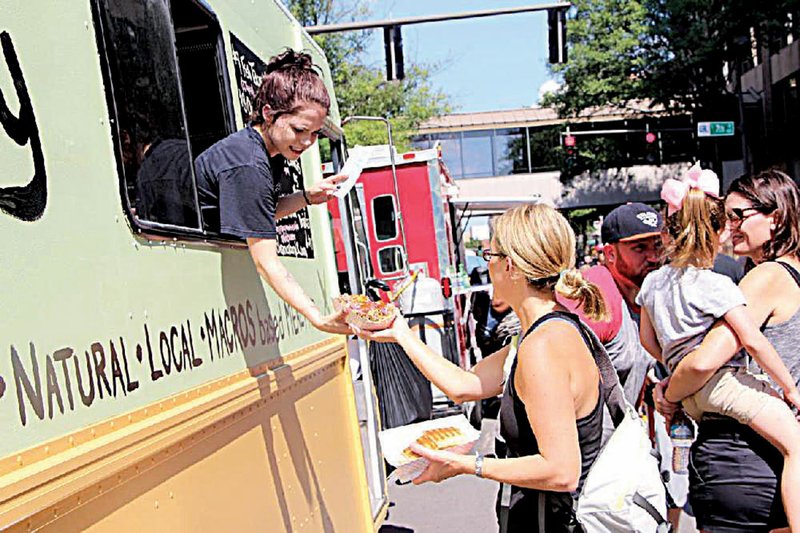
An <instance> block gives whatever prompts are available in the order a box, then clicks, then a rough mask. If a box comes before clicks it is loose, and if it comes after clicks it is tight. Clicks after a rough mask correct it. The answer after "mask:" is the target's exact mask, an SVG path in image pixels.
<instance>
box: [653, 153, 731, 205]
mask: <svg viewBox="0 0 800 533" xmlns="http://www.w3.org/2000/svg"><path fill="white" fill-rule="evenodd" d="M690 189H700V190H701V191H703V192H704V193H706V194H707V195H709V196H712V197H714V198H719V178H718V177H717V175H716V174H715V173H714V171H713V170H709V169H701V168H700V163H695V164H694V166H692V168H690V169H689V170H688V171H687V172H686V174H684V175H683V177H682V178H681V179H680V180H676V179H672V178H669V179H668V180H667V181H665V182H664V185H662V186H661V199H662V200H664V201H665V202H667V215H671V214H672V213H675V212H676V211H680V209H681V207H683V201H684V200H685V199H686V195H687V194H688V193H689V190H690Z"/></svg>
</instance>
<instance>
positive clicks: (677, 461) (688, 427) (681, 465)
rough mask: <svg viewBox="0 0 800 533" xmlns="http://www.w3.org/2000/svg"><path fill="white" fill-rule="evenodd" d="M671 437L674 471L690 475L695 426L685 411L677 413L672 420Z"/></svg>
mask: <svg viewBox="0 0 800 533" xmlns="http://www.w3.org/2000/svg"><path fill="white" fill-rule="evenodd" d="M669 437H670V440H671V441H672V471H673V472H675V473H676V474H688V473H689V451H690V448H691V447H692V442H694V424H692V421H691V420H689V419H688V417H687V416H686V415H685V414H684V413H683V411H679V412H678V413H676V414H675V417H674V418H673V419H672V424H671V425H670V427H669Z"/></svg>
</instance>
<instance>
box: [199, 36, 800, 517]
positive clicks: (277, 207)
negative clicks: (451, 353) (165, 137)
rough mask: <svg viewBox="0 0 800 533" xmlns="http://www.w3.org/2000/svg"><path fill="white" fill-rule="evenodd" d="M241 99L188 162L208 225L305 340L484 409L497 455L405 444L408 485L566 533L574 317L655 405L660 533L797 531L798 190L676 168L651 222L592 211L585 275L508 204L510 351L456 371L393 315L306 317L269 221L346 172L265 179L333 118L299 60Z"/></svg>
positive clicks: (544, 231) (639, 394) (580, 355)
mask: <svg viewBox="0 0 800 533" xmlns="http://www.w3.org/2000/svg"><path fill="white" fill-rule="evenodd" d="M256 100H257V101H256V105H255V112H254V115H253V117H251V122H250V123H249V124H248V126H247V127H246V128H244V129H243V130H241V131H239V132H237V133H234V134H232V135H230V136H229V137H227V138H225V139H223V140H222V141H220V142H218V143H217V144H215V145H213V146H212V147H211V148H209V149H208V150H206V151H205V152H204V153H203V154H201V155H200V156H199V157H198V158H197V160H196V161H195V163H194V164H195V168H196V173H197V176H198V178H197V179H198V193H199V200H200V204H201V208H202V212H203V219H204V222H205V223H206V224H207V225H211V226H213V227H210V228H209V229H212V230H213V231H215V232H218V233H222V234H228V235H232V236H235V237H238V238H241V239H245V240H246V241H247V244H248V247H249V249H250V252H251V255H252V258H253V261H254V263H255V265H256V267H257V269H258V271H259V272H260V274H261V275H262V276H263V277H264V279H265V280H266V281H267V282H268V283H269V284H270V285H271V286H272V287H273V289H274V290H275V291H276V293H277V294H278V295H279V296H280V297H282V298H283V299H284V300H286V301H287V302H288V303H289V304H291V305H292V306H293V307H294V308H295V309H297V310H298V311H299V312H300V313H302V314H303V315H304V316H305V317H306V318H307V319H308V320H309V321H310V322H311V323H312V324H313V325H314V326H316V327H317V328H319V329H320V330H323V331H327V332H331V333H353V332H354V333H356V334H358V335H360V336H362V337H363V338H366V339H367V340H369V341H372V342H394V343H398V344H399V345H400V346H402V348H403V349H404V350H405V353H406V354H407V356H408V357H409V358H410V360H411V361H412V362H413V363H414V365H416V366H417V367H418V369H419V370H420V371H421V372H422V373H423V374H424V375H425V376H426V377H427V378H428V379H430V380H431V382H433V383H434V384H435V385H436V386H437V387H438V388H439V389H441V390H442V391H443V392H444V393H445V394H447V395H448V396H449V397H450V398H451V399H452V400H454V401H456V402H465V401H476V400H484V399H488V398H498V397H500V401H499V407H498V411H499V412H498V413H497V416H498V418H499V420H500V428H501V436H502V440H503V441H504V443H505V446H504V448H505V453H504V456H503V457H493V456H486V457H484V456H483V455H481V454H480V453H479V454H477V455H459V454H454V453H450V452H447V451H434V450H429V449H426V448H422V447H415V448H414V449H415V451H416V452H417V453H418V454H419V455H421V456H423V457H425V458H427V459H428V460H429V461H430V465H429V466H428V467H427V469H426V470H425V471H424V472H423V473H422V474H421V475H420V476H419V477H418V478H417V479H416V480H415V483H423V482H427V481H441V480H444V479H447V478H450V477H453V476H457V475H463V474H469V475H477V476H480V477H484V478H488V479H493V480H496V481H499V482H501V483H502V484H505V485H506V486H508V487H510V494H509V495H508V498H507V501H505V502H503V505H500V502H498V509H499V512H498V516H504V519H503V520H502V521H501V525H502V529H504V530H506V531H534V530H537V529H536V524H539V529H538V530H539V531H543V529H542V524H543V523H546V524H547V527H546V531H548V532H557V531H572V532H575V531H582V530H583V529H582V526H581V525H580V523H578V521H577V520H576V516H575V498H576V495H578V494H580V491H581V488H582V486H583V484H584V482H585V480H586V476H587V473H588V472H589V471H590V469H591V467H592V465H593V464H594V462H595V460H596V459H597V457H598V454H599V453H600V451H601V449H602V447H603V445H604V442H606V439H607V438H608V435H609V434H610V433H611V432H612V431H613V430H614V425H612V424H611V423H610V422H609V417H608V415H607V413H606V412H605V410H604V395H603V394H602V392H603V391H604V390H605V389H604V384H603V383H602V380H601V374H602V372H601V369H600V368H598V363H597V361H599V360H600V359H601V358H600V355H599V354H598V344H596V343H592V342H590V341H589V339H588V337H587V336H586V334H585V332H584V330H583V329H582V328H583V326H582V325H581V324H582V323H583V324H586V325H587V326H588V327H589V328H590V329H591V331H592V332H593V333H594V335H596V338H597V339H599V342H600V343H602V350H601V351H602V352H603V353H604V354H605V353H607V355H608V357H609V358H610V361H611V364H612V365H613V368H614V370H615V371H616V375H617V376H618V378H619V384H620V385H621V387H622V393H623V394H624V397H625V400H626V401H627V403H628V404H630V405H631V406H633V407H634V408H636V409H644V407H643V405H646V404H648V403H651V404H652V405H653V406H654V407H655V408H656V410H657V412H653V413H651V427H652V429H653V433H654V435H653V439H654V447H655V449H656V450H657V451H658V452H660V455H661V457H662V470H663V471H664V474H665V475H664V476H663V477H664V482H665V484H666V486H667V489H668V490H667V491H666V499H667V507H668V508H669V510H670V511H669V516H670V521H671V522H672V523H673V525H677V522H678V517H679V516H680V511H681V510H686V511H690V512H692V513H693V514H694V516H695V517H696V520H697V524H698V527H699V528H700V529H702V530H703V531H709V532H744V531H748V532H750V531H771V530H776V529H779V528H784V529H785V530H787V531H788V530H789V527H792V528H794V529H796V530H798V531H800V494H798V491H799V490H800V424H799V423H798V422H797V421H796V419H795V413H794V412H793V411H792V409H791V407H794V408H797V407H800V393H798V390H797V383H798V382H800V350H798V349H797V346H798V342H800V191H799V190H798V186H797V184H796V183H795V182H794V181H793V180H792V179H791V178H789V177H788V176H787V175H785V174H783V173H782V172H779V171H777V170H769V171H766V172H762V173H759V174H755V175H746V176H743V177H741V178H739V179H737V180H735V181H734V182H733V183H732V184H731V185H730V187H729V190H728V191H727V195H726V196H725V197H724V198H723V197H720V196H719V192H720V191H719V182H718V180H717V179H716V176H715V175H714V174H713V173H712V172H710V171H702V170H700V169H699V167H695V168H692V169H691V170H689V171H688V172H687V174H686V175H684V176H683V177H681V179H670V180H667V182H666V183H665V184H664V186H663V189H662V198H663V199H664V201H665V203H666V209H665V212H664V214H663V215H662V214H661V213H659V212H658V211H656V210H655V209H653V208H651V207H648V206H646V205H644V204H639V203H629V204H625V205H622V206H620V207H618V208H617V209H615V210H613V211H612V212H611V213H609V214H608V216H606V217H605V219H604V220H603V224H602V229H601V239H602V241H603V245H602V249H601V250H598V251H599V252H602V253H599V254H598V255H599V256H601V257H602V261H601V264H598V265H596V266H592V267H591V268H586V269H577V268H576V242H575V234H574V233H573V230H572V229H571V227H570V225H569V223H568V222H567V220H566V219H565V218H564V217H563V216H562V215H561V214H560V213H559V212H558V211H557V210H555V209H554V208H552V207H548V206H546V205H527V206H521V207H517V208H513V209H510V210H509V211H507V212H505V213H504V214H502V215H501V216H499V217H498V218H496V219H495V221H494V224H493V236H492V239H491V246H490V248H488V249H487V250H484V252H483V255H484V258H485V259H487V261H488V270H489V277H490V280H491V283H492V286H493V291H494V298H495V301H494V308H493V310H492V313H493V315H492V316H494V317H495V318H494V319H495V321H496V322H497V323H498V324H505V326H504V327H505V328H506V329H508V330H509V331H508V332H507V333H508V334H507V335H505V337H511V336H512V335H514V334H516V333H520V332H521V334H519V335H518V337H517V342H516V343H515V344H509V343H506V342H502V343H497V344H495V345H492V342H491V339H488V338H487V339H486V342H485V343H484V346H485V348H486V352H487V353H486V354H485V356H484V357H483V358H482V360H481V361H480V362H478V363H477V364H476V365H474V366H473V367H472V368H471V369H469V370H464V369H462V368H460V367H459V366H457V365H454V364H452V363H450V362H449V361H447V360H445V359H443V358H442V357H440V356H439V355H438V354H436V353H434V352H433V351H432V350H431V349H430V348H428V346H426V345H425V344H424V343H423V342H422V341H420V339H419V338H418V337H417V336H416V335H415V334H414V333H413V332H412V331H411V330H410V329H409V327H408V325H407V323H406V322H405V321H404V320H402V319H400V318H398V319H396V320H395V321H394V324H393V325H392V327H390V328H389V329H386V330H383V331H378V332H369V331H360V330H358V328H355V327H351V326H350V325H348V324H346V323H345V321H344V318H343V315H342V314H337V315H331V316H323V315H322V314H321V313H320V311H319V310H318V309H317V307H316V306H315V305H314V303H313V302H312V301H311V300H310V299H309V298H308V297H307V296H306V294H305V292H304V291H303V289H302V288H301V286H300V285H299V284H298V283H297V282H296V281H295V280H294V279H293V278H292V277H291V276H290V275H289V274H288V272H287V271H286V269H285V268H284V267H283V266H282V265H281V263H280V261H279V260H278V256H277V252H276V245H275V236H276V235H275V219H276V218H280V217H281V216H285V215H286V214H289V213H292V212H295V211H297V210H298V209H301V208H302V207H304V206H306V205H310V204H319V203H323V202H325V201H326V200H327V199H328V198H329V197H330V195H331V194H332V192H333V191H334V190H335V189H336V186H337V184H338V183H339V182H340V181H341V180H342V179H343V176H334V177H333V178H329V179H327V180H324V181H322V182H321V183H318V184H316V185H314V186H313V187H310V188H309V189H308V190H306V191H300V192H297V193H294V194H292V195H289V196H285V197H282V198H278V197H277V196H276V194H275V186H274V179H273V175H274V174H275V172H276V170H277V169H278V168H279V166H280V165H281V164H283V163H285V161H291V160H296V159H297V158H299V157H300V155H301V154H302V153H303V152H304V151H305V150H306V149H307V148H308V147H310V146H311V145H312V144H313V143H314V142H315V141H316V137H317V134H318V132H319V129H320V128H321V127H322V124H323V121H324V119H325V117H326V115H327V113H328V109H329V106H330V100H329V97H328V94H327V91H326V90H325V87H324V84H323V83H322V80H321V78H320V77H319V75H318V73H317V72H316V71H315V69H314V67H313V64H312V63H311V59H310V57H309V56H308V55H306V54H302V53H296V52H292V51H287V52H285V53H283V54H281V55H279V56H276V57H275V58H273V59H272V60H271V61H270V64H269V65H268V67H267V74H266V76H265V78H264V81H263V83H262V85H261V89H260V91H259V93H258V95H257V99H256ZM726 241H727V242H728V243H729V246H732V251H733V253H734V254H736V255H738V256H740V257H745V258H747V262H748V264H749V270H748V271H747V273H746V274H745V275H743V277H742V273H738V272H736V270H737V267H738V263H736V262H732V261H731V260H730V259H724V260H723V259H721V258H723V257H724V256H720V255H719V250H720V247H721V246H722V245H723V243H724V242H726ZM740 280H741V281H740ZM737 283H738V286H737ZM579 321H582V322H579ZM510 354H513V355H510ZM603 357H605V356H603ZM647 391H652V394H651V395H650V394H648V393H647ZM605 403H606V405H608V403H607V402H605ZM678 410H684V411H685V412H687V413H688V414H689V415H690V416H691V417H692V418H693V419H694V421H695V422H696V424H697V439H696V441H695V442H694V444H693V446H692V450H691V460H690V461H689V468H688V476H687V475H681V474H676V473H674V472H673V473H670V472H669V470H670V464H669V463H670V461H669V456H670V454H671V450H670V439H669V437H668V435H667V433H666V430H665V428H666V427H667V425H668V424H669V422H670V420H671V419H672V418H673V417H674V416H675V415H676V413H677V412H678ZM502 508H504V509H506V511H504V512H502V511H500V510H501V509H502ZM504 513H505V515H504Z"/></svg>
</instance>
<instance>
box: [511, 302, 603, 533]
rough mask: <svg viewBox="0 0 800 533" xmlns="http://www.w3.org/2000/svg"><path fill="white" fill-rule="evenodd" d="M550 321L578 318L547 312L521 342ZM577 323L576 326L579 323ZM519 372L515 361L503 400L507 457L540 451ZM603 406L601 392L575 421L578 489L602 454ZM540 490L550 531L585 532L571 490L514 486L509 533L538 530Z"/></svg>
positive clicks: (568, 320) (548, 532) (527, 532)
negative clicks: (520, 391) (517, 379)
mask: <svg viewBox="0 0 800 533" xmlns="http://www.w3.org/2000/svg"><path fill="white" fill-rule="evenodd" d="M565 315H566V316H565ZM547 320H564V321H565V322H569V323H571V324H573V325H575V324H574V321H577V320H578V317H577V316H575V315H571V314H567V313H562V312H552V313H548V314H546V315H544V316H543V317H541V318H539V320H537V321H536V322H535V323H534V324H533V325H532V326H531V327H530V329H528V331H527V332H526V333H525V335H523V336H522V338H520V345H521V344H522V341H523V340H524V339H525V337H527V336H528V335H529V334H531V333H532V332H533V331H534V330H535V329H536V328H537V327H538V326H540V325H541V324H543V323H544V322H546V321H547ZM575 326H576V329H577V325H575ZM579 331H580V330H579ZM582 338H583V337H582ZM584 342H586V339H584ZM587 346H588V347H589V349H590V350H591V346H590V345H589V344H588V343H587ZM593 355H594V354H593ZM516 372H517V361H514V363H513V364H512V366H511V372H510V373H509V376H508V380H507V381H506V386H505V391H504V393H503V398H502V400H501V403H500V432H501V435H502V436H503V439H505V441H506V444H507V445H508V457H524V456H528V455H536V454H537V453H539V444H538V442H537V441H536V435H534V434H533V429H532V428H531V426H530V423H529V422H528V415H527V413H526V411H525V404H524V403H523V402H522V400H521V399H520V398H519V396H518V394H517V390H516V388H515V387H514V377H515V376H516ZM598 390H600V384H598ZM565 400H566V399H565ZM602 405H603V396H602V393H601V394H599V395H598V399H597V405H595V407H594V409H593V410H592V412H591V413H589V414H588V415H586V416H585V417H583V418H580V419H578V420H576V421H575V424H576V425H577V428H578V444H579V445H580V450H581V476H580V479H579V481H578V491H580V489H581V488H582V487H583V482H584V480H585V479H586V475H587V474H588V473H589V468H590V467H591V466H592V464H594V460H595V459H596V458H597V455H598V454H599V453H600V439H601V437H602V434H603V409H602ZM540 493H544V494H545V495H546V505H545V510H546V517H545V523H546V525H547V526H546V527H547V533H551V532H553V533H557V532H567V531H568V532H577V531H583V529H582V528H581V526H580V525H579V524H578V523H577V521H576V520H575V514H574V511H573V496H574V495H573V494H572V493H568V492H551V491H539V490H535V489H524V488H520V487H515V486H513V485H512V486H511V504H510V507H509V515H508V532H509V533H513V532H517V531H519V532H525V533H530V532H531V531H536V527H537V523H538V519H539V513H538V508H539V494H540ZM498 505H499V501H498Z"/></svg>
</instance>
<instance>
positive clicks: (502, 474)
mask: <svg viewBox="0 0 800 533" xmlns="http://www.w3.org/2000/svg"><path fill="white" fill-rule="evenodd" d="M484 257H485V258H486V260H487V261H488V262H489V277H490V278H491V281H492V285H493V286H494V293H495V294H496V295H497V297H498V298H500V299H502V300H504V301H506V302H508V303H509V304H510V305H511V308H512V309H513V310H514V312H515V313H516V315H517V316H518V317H519V320H520V323H521V326H522V331H524V332H525V334H524V335H522V337H521V340H520V344H519V349H518V352H517V357H516V360H515V361H514V363H513V364H512V366H511V371H510V373H509V375H508V376H507V378H506V377H505V376H504V375H503V363H504V362H505V358H506V356H507V354H508V350H509V348H508V347H505V348H503V349H502V350H500V351H498V352H496V353H495V354H493V355H491V356H489V357H487V358H485V359H483V360H482V361H481V362H480V363H478V364H477V365H476V366H475V367H474V368H472V369H471V370H470V371H465V370H463V369H461V368H459V367H458V366H456V365H454V364H452V363H450V362H449V361H447V360H445V359H443V358H442V357H441V356H439V355H438V354H436V353H434V352H433V351H432V350H431V349H429V348H428V347H427V346H426V345H425V344H423V343H422V342H421V341H420V339H419V338H418V337H417V336H416V335H415V334H414V333H413V332H411V331H410V330H409V328H408V325H407V324H406V322H405V321H403V320H401V319H397V320H395V323H394V325H393V326H392V328H391V329H388V330H385V331H381V332H373V333H370V332H366V331H357V333H358V334H359V335H360V336H362V337H363V338H365V339H367V340H370V341H373V342H397V343H399V344H400V345H401V346H402V347H403V348H404V350H405V351H406V353H407V354H408V357H409V358H410V359H411V360H412V361H413V362H414V364H415V365H416V366H417V367H418V368H419V369H420V371H421V372H422V373H423V374H425V376H426V377H427V378H428V379H430V380H431V381H432V382H433V383H435V384H436V386H437V387H439V388H440V389H441V390H442V391H444V392H445V394H447V395H448V397H450V398H451V399H452V400H454V401H456V402H459V403H460V402H465V401H472V400H480V399H483V398H488V397H491V396H496V395H498V394H500V393H501V392H502V393H503V400H502V404H501V408H500V420H501V431H502V435H503V437H504V439H505V441H506V443H507V444H508V450H509V453H508V458H505V459H494V458H487V459H485V460H484V459H483V457H482V456H481V455H477V456H471V455H459V454H454V453H450V452H445V451H431V450H428V449H426V448H420V447H415V448H414V449H415V451H416V452H417V453H419V454H420V455H422V456H424V457H426V458H427V459H429V460H430V461H431V465H430V466H429V467H428V468H427V469H426V470H425V471H424V472H423V473H422V474H421V475H420V476H419V477H418V478H417V479H415V480H414V483H417V484H419V483H424V482H426V481H435V482H438V481H442V480H444V479H447V478H450V477H453V476H457V475H462V474H473V475H477V476H480V477H484V478H489V479H493V480H495V481H499V482H501V483H509V484H510V485H511V486H512V491H511V503H510V509H509V515H508V517H509V519H508V531H509V532H514V531H531V530H532V528H535V527H536V524H540V525H541V520H544V530H546V531H547V532H548V533H549V532H559V531H573V532H574V531H582V529H581V527H580V525H579V524H577V523H576V521H575V517H574V514H573V509H572V494H571V493H572V492H574V491H576V490H578V489H579V488H580V487H581V484H582V482H583V479H584V477H585V475H586V473H587V472H588V469H589V467H590V466H591V465H592V463H593V462H594V460H595V458H596V457H597V454H598V452H599V450H600V437H601V434H602V413H603V410H602V406H601V402H602V399H601V396H600V372H599V370H598V368H597V365H596V364H595V362H594V358H593V354H592V352H591V351H590V350H589V348H588V346H587V344H586V343H585V342H584V340H583V338H582V336H581V333H580V331H579V330H578V328H577V324H576V323H575V322H573V320H577V318H576V317H575V316H574V315H569V314H568V313H567V312H566V309H565V308H564V307H562V306H561V305H560V304H559V303H558V302H557V301H556V292H558V293H560V294H562V295H564V296H565V297H567V298H569V299H575V300H581V301H582V302H583V308H584V310H585V312H586V313H587V315H588V316H590V317H592V318H593V319H603V318H605V317H606V308H605V304H604V302H603V300H602V297H601V295H600V292H599V290H598V288H597V287H596V286H594V285H592V284H590V283H589V282H587V281H586V280H584V279H583V277H582V276H581V274H580V272H579V271H578V270H576V269H575V234H574V233H573V231H572V229H571V228H570V226H569V224H568V223H567V221H566V220H565V219H564V217H563V216H561V215H560V214H559V213H558V212H557V211H556V210H555V209H553V208H551V207H548V206H545V205H528V206H522V207H517V208H514V209H511V210H509V211H506V212H505V213H503V215H501V216H500V217H498V218H497V219H496V220H495V222H494V238H493V239H492V243H491V248H489V249H487V250H484ZM540 494H544V495H545V502H546V503H545V506H544V510H545V512H544V516H543V517H540V516H539V512H538V506H539V501H538V500H539V495H540ZM540 529H541V527H540Z"/></svg>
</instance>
